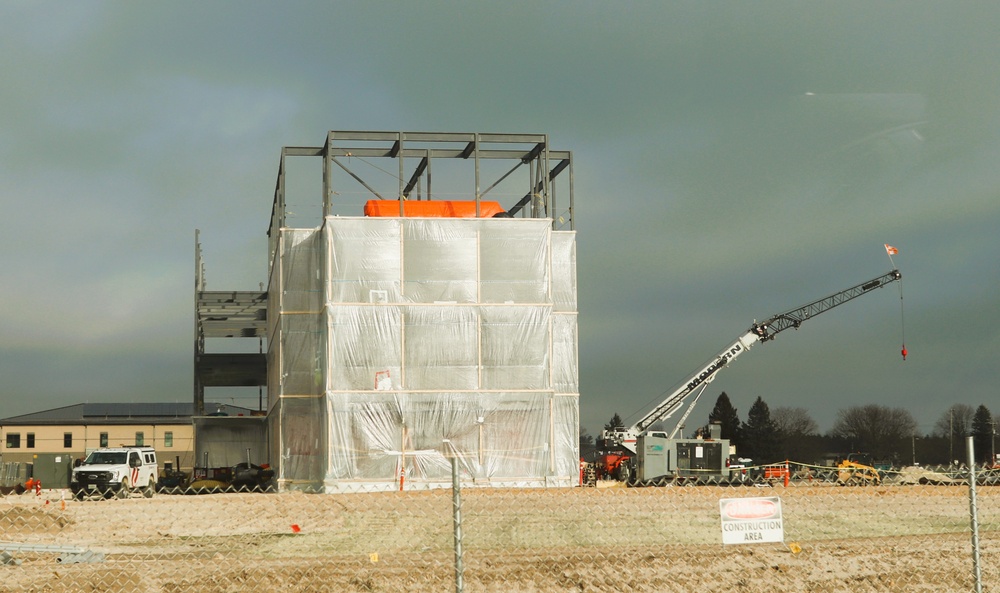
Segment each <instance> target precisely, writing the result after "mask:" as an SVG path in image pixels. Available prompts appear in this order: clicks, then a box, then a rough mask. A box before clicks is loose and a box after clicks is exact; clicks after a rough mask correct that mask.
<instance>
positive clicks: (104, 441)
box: [101, 432, 108, 447]
mask: <svg viewBox="0 0 1000 593" xmlns="http://www.w3.org/2000/svg"><path fill="white" fill-rule="evenodd" d="M101 446H102V447H107V446H108V433H106V432H102V433H101Z"/></svg>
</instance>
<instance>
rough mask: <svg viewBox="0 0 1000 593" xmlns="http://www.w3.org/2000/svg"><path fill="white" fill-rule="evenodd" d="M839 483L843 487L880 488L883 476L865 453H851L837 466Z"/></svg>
mask: <svg viewBox="0 0 1000 593" xmlns="http://www.w3.org/2000/svg"><path fill="white" fill-rule="evenodd" d="M837 483H838V484H840V485H841V486H878V485H879V484H881V483H882V475H881V474H879V473H878V470H877V469H875V467H874V466H873V465H872V463H871V459H870V458H869V456H868V455H866V454H864V453H851V454H850V455H848V456H847V457H846V458H844V459H842V460H841V461H840V463H838V464H837Z"/></svg>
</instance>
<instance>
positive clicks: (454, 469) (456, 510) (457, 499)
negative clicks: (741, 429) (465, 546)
mask: <svg viewBox="0 0 1000 593" xmlns="http://www.w3.org/2000/svg"><path fill="white" fill-rule="evenodd" d="M451 506H452V519H453V521H454V524H455V592H456V593H462V591H463V590H464V589H465V586H464V583H463V582H462V576H463V571H464V569H463V567H462V486H461V482H460V481H459V479H458V455H456V454H455V450H454V449H452V451H451Z"/></svg>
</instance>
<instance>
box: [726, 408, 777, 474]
mask: <svg viewBox="0 0 1000 593" xmlns="http://www.w3.org/2000/svg"><path fill="white" fill-rule="evenodd" d="M740 431H741V433H742V438H743V453H740V455H746V456H748V457H750V458H751V459H753V460H754V463H757V464H760V463H772V462H774V461H778V453H779V448H780V445H781V439H780V435H779V434H778V425H777V424H776V423H775V422H774V420H772V419H771V410H770V408H768V407H767V404H766V403H764V400H763V398H761V397H759V396H758V397H757V399H756V401H754V402H753V405H752V406H750V411H749V412H748V413H747V421H746V422H745V423H744V424H743V426H742V427H741V428H740ZM737 451H739V450H738V449H737Z"/></svg>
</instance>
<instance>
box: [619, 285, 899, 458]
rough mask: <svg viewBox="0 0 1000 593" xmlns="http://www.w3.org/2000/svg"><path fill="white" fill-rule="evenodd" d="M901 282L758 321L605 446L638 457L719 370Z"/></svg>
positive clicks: (834, 297)
mask: <svg viewBox="0 0 1000 593" xmlns="http://www.w3.org/2000/svg"><path fill="white" fill-rule="evenodd" d="M901 278H902V274H900V273H899V270H892V271H891V272H888V273H886V274H883V275H881V276H878V277H877V278H872V279H871V280H868V281H866V282H862V283H860V284H857V285H855V286H852V287H851V288H848V289H846V290H842V291H840V292H837V293H834V294H832V295H830V296H828V297H824V298H822V299H818V300H815V301H813V302H811V303H809V304H807V305H803V306H801V307H797V308H795V309H791V310H789V311H785V312H783V313H778V314H777V315H772V316H771V317H769V318H768V319H767V320H766V321H764V322H762V323H757V322H756V321H755V322H754V323H753V325H751V326H750V329H748V330H747V331H746V333H744V334H743V335H741V336H740V337H738V338H737V339H736V341H735V342H733V343H732V344H730V345H729V346H728V347H727V348H725V349H723V350H722V351H721V352H719V353H718V354H716V355H715V356H714V357H712V358H711V359H710V360H709V361H708V362H707V363H705V365H704V366H702V367H701V368H700V369H699V370H698V371H696V372H694V373H693V374H691V376H689V377H688V378H687V379H686V380H685V381H684V382H683V383H681V385H680V386H679V387H678V388H677V389H675V390H674V391H673V392H672V393H670V395H668V396H667V397H666V398H665V399H664V400H663V401H661V402H660V403H659V404H658V405H657V406H656V407H655V408H653V409H652V410H651V411H650V412H649V413H648V414H646V415H645V416H643V417H642V418H641V419H640V420H639V421H638V422H636V423H635V424H633V425H632V426H630V427H629V428H624V427H612V428H611V429H610V430H605V431H603V433H602V434H601V438H602V439H603V440H604V442H605V445H604V446H605V447H607V446H609V445H617V446H620V447H624V448H626V449H628V450H629V451H631V452H632V453H635V448H636V439H637V438H638V436H639V435H640V434H643V433H644V432H646V431H647V430H648V429H649V427H650V426H652V425H653V424H654V423H656V422H659V421H661V420H666V419H667V418H670V417H671V416H672V415H673V414H674V413H675V412H676V411H677V410H678V409H679V408H680V407H681V406H682V405H683V404H684V400H686V399H687V398H688V397H689V396H690V395H691V394H692V393H694V392H695V391H697V390H699V388H700V389H704V386H705V385H707V384H708V383H711V382H712V380H714V379H715V376H716V374H718V372H719V371H720V370H722V369H723V368H725V367H726V366H728V365H729V364H730V363H731V362H732V361H733V360H735V359H736V357H737V356H739V355H741V354H743V353H744V352H746V351H747V350H749V349H750V347H751V346H753V345H754V344H756V343H757V342H766V341H768V340H773V339H774V338H775V337H776V336H777V335H778V334H779V333H781V332H783V331H784V330H786V329H788V328H790V327H794V328H796V329H798V328H799V326H801V325H802V323H803V322H804V321H806V320H807V319H811V318H813V317H815V316H817V315H819V314H820V313H824V312H826V311H829V310H830V309H833V308H834V307H837V306H839V305H842V304H844V303H846V302H848V301H851V300H854V299H856V298H858V297H859V296H861V295H863V294H865V293H868V292H871V291H872V290H874V289H876V288H881V287H883V286H885V285H887V284H890V283H892V282H895V281H897V280H899V279H901Z"/></svg>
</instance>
